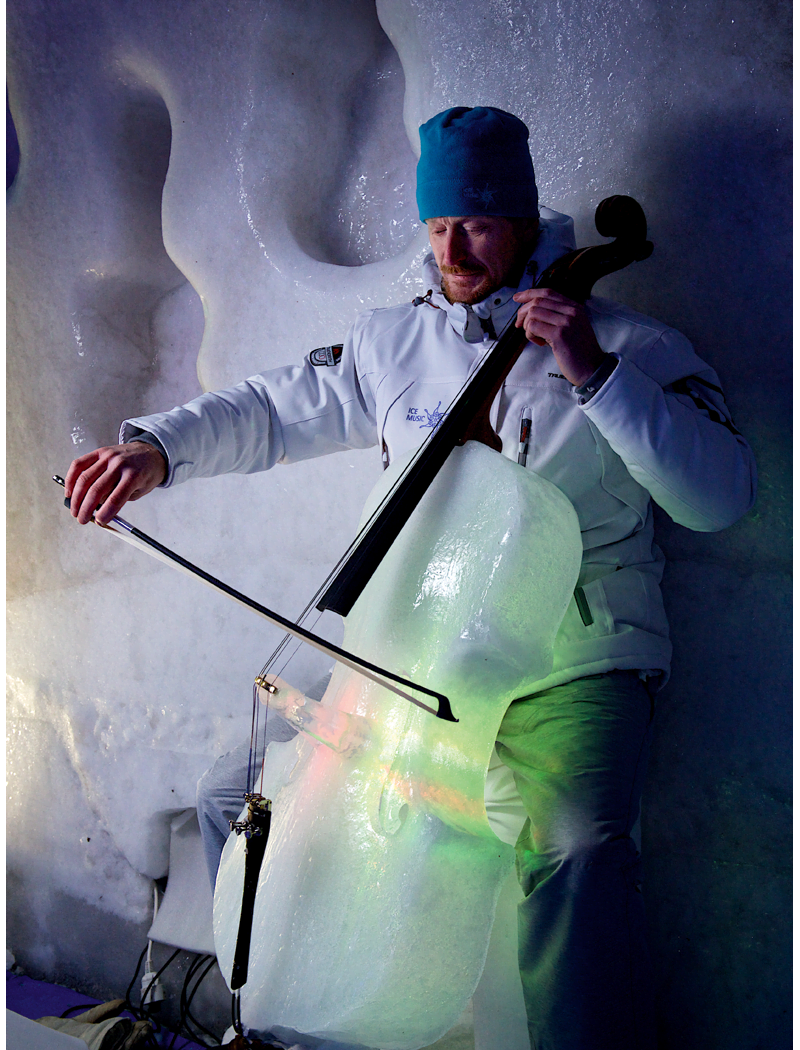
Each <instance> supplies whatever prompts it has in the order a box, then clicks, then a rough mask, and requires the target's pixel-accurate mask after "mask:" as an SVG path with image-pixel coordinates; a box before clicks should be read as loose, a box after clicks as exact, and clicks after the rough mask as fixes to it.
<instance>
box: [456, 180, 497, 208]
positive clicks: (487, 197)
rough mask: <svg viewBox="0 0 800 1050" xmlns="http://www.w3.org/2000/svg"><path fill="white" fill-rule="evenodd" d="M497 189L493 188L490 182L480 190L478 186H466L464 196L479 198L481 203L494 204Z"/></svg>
mask: <svg viewBox="0 0 800 1050" xmlns="http://www.w3.org/2000/svg"><path fill="white" fill-rule="evenodd" d="M495 192H496V191H495V190H493V189H492V188H491V187H490V186H489V185H488V184H487V185H486V186H485V187H484V188H483V189H482V190H479V189H478V188H477V187H476V186H467V187H465V188H464V196H465V197H471V198H472V199H473V200H479V201H480V203H481V204H494V203H495V199H494V195H495Z"/></svg>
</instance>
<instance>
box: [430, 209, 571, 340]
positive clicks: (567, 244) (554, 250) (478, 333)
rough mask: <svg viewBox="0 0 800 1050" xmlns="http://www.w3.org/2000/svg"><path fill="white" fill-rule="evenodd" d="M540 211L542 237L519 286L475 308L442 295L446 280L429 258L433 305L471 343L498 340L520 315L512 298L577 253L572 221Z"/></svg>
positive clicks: (547, 211) (495, 293)
mask: <svg viewBox="0 0 800 1050" xmlns="http://www.w3.org/2000/svg"><path fill="white" fill-rule="evenodd" d="M539 211H540V214H539V237H538V240H537V241H536V248H535V249H534V252H533V255H531V257H530V260H529V261H528V264H527V266H526V267H525V272H524V274H523V276H522V280H521V281H520V282H519V285H518V286H517V287H516V288H509V287H503V288H500V289H498V290H497V291H496V292H493V293H492V294H491V295H490V296H488V297H487V298H486V299H484V300H483V301H482V302H480V303H476V304H475V305H474V306H465V305H464V303H449V302H448V301H447V299H446V298H445V297H444V295H443V293H442V277H441V274H440V273H439V267H438V266H437V265H436V260H435V259H434V257H433V252H432V251H429V252H428V253H427V254H426V255H425V258H424V259H423V261H422V272H423V276H424V279H425V283H426V285H427V286H428V287H429V288H432V289H433V295H432V296H431V303H432V304H433V305H434V306H438V307H439V308H440V309H441V310H444V311H445V313H446V314H447V319H448V321H449V322H450V324H451V325H452V327H453V328H454V330H455V331H456V332H457V333H458V334H459V335H460V336H461V337H462V338H463V339H466V341H467V342H468V343H482V342H484V341H486V340H491V339H495V338H496V337H497V336H498V335H499V334H500V332H502V330H503V329H504V328H505V326H506V325H507V324H508V322H509V321H510V320H511V318H512V317H513V316H514V314H515V313H516V310H517V306H518V304H517V303H515V302H514V300H513V299H512V298H511V297H512V296H513V295H514V293H515V292H517V291H520V290H521V289H525V288H531V287H532V286H533V283H534V281H535V280H536V276H537V274H540V273H541V272H542V270H545V269H546V268H547V267H548V266H550V264H551V263H554V262H555V261H556V259H560V258H561V256H562V255H565V254H566V253H567V252H571V251H574V250H575V231H574V227H573V222H572V219H571V218H570V217H569V216H568V215H562V214H561V213H560V212H557V211H551V209H550V208H540V209H539Z"/></svg>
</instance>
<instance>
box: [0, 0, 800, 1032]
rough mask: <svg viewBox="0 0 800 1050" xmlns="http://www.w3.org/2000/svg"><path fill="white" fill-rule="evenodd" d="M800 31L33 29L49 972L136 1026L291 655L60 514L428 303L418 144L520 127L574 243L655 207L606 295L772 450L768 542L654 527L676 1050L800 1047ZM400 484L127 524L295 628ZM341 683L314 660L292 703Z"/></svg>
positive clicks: (215, 18) (36, 422)
mask: <svg viewBox="0 0 800 1050" xmlns="http://www.w3.org/2000/svg"><path fill="white" fill-rule="evenodd" d="M787 18H788V12H787V11H786V10H785V8H784V7H783V6H781V5H777V4H772V3H767V2H751V0H725V2H724V3H723V2H722V0H704V2H703V3H699V4H692V5H684V4H677V3H672V2H667V3H664V2H659V3H654V2H652V0H631V2H622V0H605V2H600V3H597V2H591V3H590V2H589V0H575V2H573V3H566V4H565V3H564V2H563V0H542V2H541V3H533V2H531V0H521V2H515V0H487V2H486V3H485V4H482V5H473V4H468V3H466V2H464V0H440V2H438V3H437V4H424V3H422V2H420V0H379V2H378V4H377V9H376V7H375V5H373V4H371V3H369V2H366V0H363V2H362V0H325V2H323V0H306V2H303V3H298V2H297V0H294V2H289V0H282V2H280V0H270V2H257V0H233V2H231V3H228V4H226V5H220V4H217V3H213V2H203V0H172V2H171V3H170V4H168V5H166V4H162V3H157V2H155V0H139V2H138V3H136V4H132V3H128V2H124V0H103V2H102V3H101V2H100V0H69V2H67V0H37V2H34V0H14V2H13V3H11V4H9V8H8V26H9V37H10V59H9V78H10V87H9V92H10V103H11V112H12V114H13V118H14V122H15V126H16V131H17V133H18V136H19V143H20V162H19V170H18V172H17V174H16V178H15V180H14V183H13V186H12V188H11V192H10V198H9V203H10V207H9V212H8V238H9V276H8V289H9V293H10V306H9V312H8V323H9V351H8V365H9V373H8V374H9V379H8V392H9V430H8V474H9V526H8V535H9V552H10V553H9V562H8V569H9V584H10V595H11V604H10V628H9V635H8V638H9V648H8V671H9V677H10V682H11V690H10V701H9V720H8V726H9V739H10V751H9V766H8V768H9V781H10V796H9V805H8V817H9V840H8V841H9V871H10V882H9V886H10V893H9V904H10V917H9V935H10V939H11V943H12V945H13V947H14V950H15V951H16V953H17V954H18V957H19V958H20V960H21V961H23V963H24V964H25V965H26V966H27V967H29V969H30V970H32V971H35V972H40V973H43V974H46V975H48V976H50V977H53V976H58V975H62V976H66V977H70V978H72V979H73V980H75V981H82V982H84V984H85V985H86V984H88V983H92V982H93V983H94V984H95V986H96V987H98V988H99V987H104V988H105V989H106V990H108V991H114V992H119V990H120V987H121V986H122V987H123V988H124V984H125V983H126V981H127V978H128V976H129V973H130V971H132V969H133V963H134V961H135V957H136V955H137V954H138V949H139V946H140V944H141V943H142V942H141V935H142V929H143V928H146V924H147V921H148V918H149V908H150V885H151V883H150V881H149V880H150V879H151V878H153V877H157V876H158V875H161V874H163V871H164V868H165V865H166V843H167V829H168V823H169V816H170V814H172V813H174V812H175V811H176V810H180V809H182V808H183V807H185V806H188V805H191V804H192V795H193V784H194V780H195V779H196V777H197V775H198V774H199V773H200V772H201V771H202V770H203V769H204V768H205V767H206V766H207V765H208V764H210V762H211V761H212V759H213V758H214V756H215V755H216V754H218V753H219V752H221V751H222V750H224V749H226V748H228V747H229V746H231V745H233V744H234V743H237V742H238V741H239V740H240V739H241V738H242V737H243V735H244V734H245V733H246V727H247V723H248V717H249V716H248V707H249V693H250V685H251V681H252V677H253V674H254V673H255V672H256V671H257V670H258V668H259V667H260V666H261V664H262V662H263V659H264V657H265V655H266V653H267V652H268V651H269V650H270V649H271V648H272V646H273V645H274V643H275V641H276V637H277V636H275V635H273V634H271V633H270V632H269V630H268V629H266V628H264V627H263V626H262V625H261V624H260V623H259V622H258V621H255V622H250V620H249V619H248V617H247V616H246V614H245V613H244V612H243V611H239V610H237V609H236V608H235V607H233V606H228V605H227V604H226V603H225V602H224V600H223V599H222V598H219V599H217V598H215V597H213V596H209V595H208V593H207V592H206V591H204V590H203V591H199V590H198V588H197V587H196V586H195V585H193V584H192V582H191V581H189V580H183V579H182V578H180V577H177V576H175V575H174V574H172V573H170V572H169V570H166V569H162V568H160V567H158V566H157V565H156V564H155V563H150V562H146V561H145V560H144V558H143V556H141V555H139V554H137V553H136V552H133V551H129V549H128V548H127V547H123V546H122V545H121V544H116V541H114V540H113V539H111V538H109V537H107V536H104V535H101V534H100V533H99V530H96V529H93V528H86V529H83V530H81V529H80V528H79V527H78V526H76V525H75V524H74V523H73V522H72V521H71V519H69V518H68V517H67V515H66V512H65V511H64V510H63V509H62V508H61V506H60V497H59V493H58V491H57V490H56V488H55V486H54V485H53V484H52V483H51V482H50V481H49V476H50V475H51V474H52V473H63V472H64V470H65V469H66V466H67V465H68V463H69V461H70V459H71V458H72V457H73V455H74V454H75V452H76V451H83V450H86V449H88V448H90V447H92V446H93V445H95V444H99V443H107V442H110V441H113V440H114V439H115V435H116V429H117V425H118V422H119V420H120V419H121V418H122V417H124V416H127V415H133V414H139V413H142V412H145V411H148V410H155V409H156V408H163V407H168V406H169V405H171V404H172V403H178V402H181V401H184V400H186V399H188V398H189V397H191V396H193V395H194V394H196V393H197V392H199V390H200V389H201V388H213V387H214V386H217V385H220V384H222V383H227V382H229V381H233V380H237V379H239V378H241V377H242V376H243V375H245V374H247V373H249V372H252V371H255V370H257V369H260V368H263V367H265V366H270V365H273V364H280V363H285V362H287V361H293V360H298V359H299V358H300V356H301V355H302V354H303V353H304V352H305V351H306V350H307V349H309V348H311V347H315V346H319V345H324V344H327V343H330V342H332V341H336V340H338V339H340V338H341V337H342V336H343V334H344V332H345V329H346V326H347V325H348V323H349V321H350V320H351V318H352V317H353V315H354V314H355V313H356V312H357V311H358V310H359V309H362V308H363V307H365V306H369V305H373V304H375V305H382V304H387V303H391V302H396V301H399V300H402V299H404V298H407V297H408V296H409V295H410V294H412V290H413V294H415V293H416V291H417V290H418V285H417V284H416V283H415V278H414V264H415V262H416V260H417V259H418V257H419V254H420V251H421V249H422V246H423V244H424V240H423V238H422V236H421V234H420V232H419V229H418V227H417V225H416V224H415V221H414V210H413V206H412V203H413V163H414V153H413V147H414V143H415V135H416V131H415V129H416V126H417V124H418V123H419V122H420V121H422V120H424V119H426V118H427V117H428V116H430V115H432V114H433V113H434V112H436V111H438V110H439V109H441V108H443V107H444V106H447V105H454V104H466V105H473V104H490V105H499V106H502V107H505V108H507V109H511V110H513V111H514V112H516V113H518V114H519V115H520V116H521V117H522V118H523V119H525V120H526V122H527V123H528V124H529V126H530V127H531V129H532V141H531V148H532V153H533V156H534V163H535V166H536V169H537V174H538V179H539V184H540V193H541V197H542V200H543V202H544V203H546V204H548V205H550V206H552V207H555V208H558V209H559V210H562V211H566V212H571V213H572V214H573V215H575V217H576V222H577V230H578V239H579V243H590V242H591V241H593V240H595V239H596V237H595V235H594V232H593V227H592V223H591V216H592V213H593V210H594V206H595V205H596V203H597V202H598V201H599V199H600V198H602V197H603V196H606V195H608V194H610V193H630V194H632V195H633V196H635V197H637V198H638V199H639V200H640V201H641V202H642V204H643V206H644V208H645V210H646V212H647V214H648V218H649V220H650V229H651V237H652V239H653V241H654V242H655V244H656V254H655V255H654V256H653V258H652V259H651V260H650V261H648V262H647V263H644V264H641V265H640V266H638V267H636V268H634V269H632V270H630V271H628V272H625V273H623V274H620V275H618V276H616V277H612V278H608V279H607V280H606V282H605V284H604V285H601V286H600V287H599V291H601V292H602V293H603V294H606V295H610V296H615V297H618V298H620V299H623V300H624V301H626V302H628V303H630V305H632V306H634V307H635V308H637V309H640V310H642V311H644V312H647V313H652V314H653V315H654V316H657V317H659V318H660V319H662V320H665V321H667V322H670V323H672V324H674V325H676V327H678V328H680V329H682V330H683V331H685V332H686V333H687V334H688V335H689V337H690V338H691V339H692V340H693V341H694V342H695V344H696V346H697V348H698V351H699V352H700V354H701V356H703V357H704V358H705V359H706V360H708V361H709V362H710V363H711V364H712V365H713V366H714V367H715V368H716V369H717V371H718V372H719V374H720V376H721V377H722V380H723V383H724V385H725V387H726V391H727V395H728V400H729V403H730V404H731V406H732V408H733V412H734V418H735V420H736V423H737V425H738V426H739V427H740V429H741V430H742V431H743V432H745V433H746V434H747V435H748V437H749V438H750V439H751V441H752V443H753V446H754V448H755V451H756V456H757V459H758V462H759V468H760V472H761V495H760V499H759V503H758V505H757V507H756V510H755V511H754V512H753V513H752V514H751V515H750V516H749V517H748V518H747V519H746V520H745V521H743V522H741V523H740V524H739V525H737V526H735V527H734V528H732V529H729V530H728V531H727V532H725V533H723V534H720V535H698V534H691V533H688V532H686V531H685V530H682V529H679V528H678V527H676V526H673V525H671V523H669V522H668V521H667V520H665V519H664V516H663V515H662V516H661V519H660V537H661V542H662V544H663V546H664V547H665V549H666V551H667V553H668V555H669V557H670V564H669V566H668V571H667V576H666V582H665V589H666V598H667V603H668V607H669V611H670V612H671V616H672V623H673V635H674V641H675V648H676V658H675V670H674V674H673V680H672V682H671V684H670V685H669V687H668V689H667V690H666V692H665V694H664V695H663V699H662V702H661V712H660V730H659V736H658V738H657V741H656V745H655V751H654V757H653V764H652V775H651V780H650V786H649V791H648V799H647V809H646V813H645V826H644V837H645V849H646V860H647V865H648V882H647V892H648V899H649V905H650V915H651V919H652V926H653V945H654V952H655V955H656V962H657V966H658V969H659V975H660V976H659V982H660V983H659V989H660V997H661V1014H662V1019H663V1021H662V1023H663V1027H664V1040H665V1045H666V1046H675V1047H678V1046H680V1047H681V1048H683V1047H687V1048H693V1047H701V1046H702V1047H703V1048H707V1047H716V1046H719V1047H723V1046H724V1047H726V1048H727V1047H730V1046H753V1045H758V1042H759V1040H760V1039H762V1038H763V1037H764V1034H765V1033H766V1032H768V1033H769V1043H770V1045H773V1046H775V1045H783V1044H782V1040H785V1039H786V1038H787V1034H786V1033H787V1028H786V1021H785V1008H786V1000H785V995H786V992H785V985H784V983H783V982H784V980H785V974H786V973H787V972H788V964H787V962H786V958H785V954H784V953H785V950H786V942H785V930H786V929H787V927H788V922H787V912H786V907H787V904H786V900H787V896H786V895H787V891H788V885H787V875H786V864H787V861H786V848H787V835H788V831H787V824H786V806H787V797H788V794H787V792H788V789H787V775H788V764H787V757H786V748H787V743H788V731H787V725H786V721H787V715H788V686H787V659H788V658H787V651H788V650H787V644H788V643H787V622H788V577H787V572H788V553H789V551H788V544H789V540H788V493H789V488H788V485H789V458H788V418H789V371H788V370H789V356H788V343H787V306H786V303H787V301H788V284H787V260H788V221H789V220H788V212H787V197H788V184H787V171H788V153H787V140H788V125H787V105H788V102H787V95H786V84H787V48H788V29H787ZM423 290H424V289H423ZM378 471H379V464H378V459H377V456H376V455H375V454H374V453H371V452H368V453H362V454H352V455H345V456H340V457H336V458H335V459H329V460H326V461H316V462H312V463H307V464H300V465H297V466H295V467H293V468H292V469H291V470H288V471H285V470H282V469H279V470H275V471H273V472H272V473H271V474H268V475H263V476H260V477H256V478H252V477H251V478H236V477H230V478H223V479H216V480H213V481H206V482H203V483H198V484H195V485H190V486H186V487H185V488H183V489H177V490H175V491H170V492H165V493H155V494H153V495H152V496H150V497H148V499H147V500H146V501H144V502H143V503H141V504H138V505H135V506H133V507H131V508H130V509H129V514H128V517H129V518H132V519H133V520H135V521H136V523H137V524H139V525H141V527H143V528H144V529H146V530H147V531H150V532H152V533H154V534H156V535H157V536H159V537H160V538H161V539H162V541H163V542H166V543H168V544H171V545H173V546H174V547H176V548H177V549H179V550H181V551H182V552H183V553H185V554H186V555H187V556H188V557H191V558H193V559H194V560H196V561H198V562H200V563H201V564H203V565H204V566H205V567H207V568H208V569H209V570H210V571H212V572H216V573H217V574H218V575H220V576H222V577H223V578H224V579H227V580H229V581H230V582H232V583H233V584H234V585H236V586H239V587H241V589H243V590H245V591H246V592H248V593H252V594H253V595H254V596H255V597H257V598H260V599H261V600H262V601H265V602H266V603H267V604H271V605H274V606H276V607H277V608H279V609H280V610H282V611H284V612H287V613H289V614H290V615H291V614H293V613H295V612H297V611H298V610H299V609H300V608H301V607H302V606H303V604H304V603H305V601H306V599H307V597H308V596H309V595H310V594H311V593H312V592H313V591H314V590H315V588H316V586H317V585H318V583H319V581H320V580H321V578H322V577H323V576H324V574H325V572H326V570H327V568H328V567H329V565H330V564H331V562H332V561H333V560H334V559H335V558H336V557H337V556H338V554H339V553H340V552H341V550H342V549H343V547H344V546H345V544H346V540H347V538H348V536H349V535H350V533H351V532H352V530H353V528H354V526H355V522H356V520H357V517H358V513H359V509H360V505H361V503H362V502H363V499H364V497H365V496H366V493H367V492H368V490H369V488H370V487H371V485H372V482H373V480H374V478H375V476H376V475H377V473H378ZM331 630H335V625H332V626H331ZM322 669H323V667H321V666H320V663H319V661H318V660H317V659H316V658H315V657H311V656H309V655H307V654H304V655H302V656H301V658H300V660H299V661H298V663H297V664H296V665H295V674H296V680H297V684H298V685H299V686H300V687H304V686H306V685H308V684H309V683H310V682H311V681H313V679H314V678H315V677H316V676H317V675H318V674H319V673H320V672H321V670H322ZM142 924H144V927H143V925H142ZM98 931H102V934H101V933H99V932H98ZM137 937H138V938H139V940H138V941H137V940H136V938H137ZM101 942H102V944H101Z"/></svg>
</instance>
